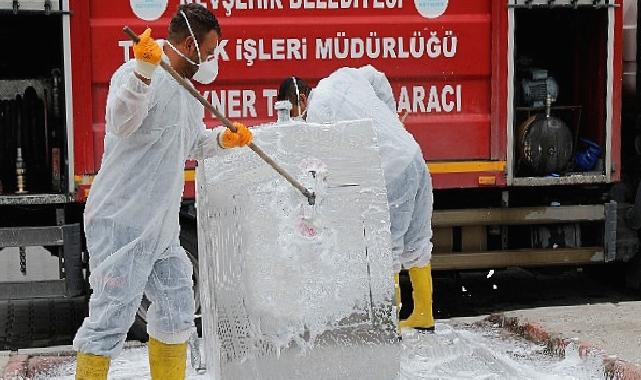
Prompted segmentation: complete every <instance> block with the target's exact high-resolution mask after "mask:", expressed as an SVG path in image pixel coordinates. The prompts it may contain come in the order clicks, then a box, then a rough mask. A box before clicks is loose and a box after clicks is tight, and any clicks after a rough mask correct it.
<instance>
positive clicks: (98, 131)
mask: <svg viewBox="0 0 641 380" xmlns="http://www.w3.org/2000/svg"><path fill="white" fill-rule="evenodd" d="M191 2H196V3H200V4H202V5H203V6H205V7H207V8H208V9H210V10H211V11H212V12H213V13H214V14H215V15H216V16H217V17H218V19H219V21H220V23H221V26H222V30H223V36H222V39H221V42H220V45H219V47H218V49H217V54H218V59H219V63H220V74H219V76H218V79H217V80H216V82H215V83H213V84H211V85H206V86H202V85H199V86H197V88H198V89H199V91H201V93H202V94H203V95H204V96H205V98H207V99H208V100H210V101H211V102H212V103H213V104H214V105H215V106H216V107H218V109H219V110H220V111H221V112H222V113H223V114H225V115H226V116H227V117H228V118H230V119H232V120H240V121H243V122H245V123H246V124H248V125H257V124H260V123H265V122H272V121H274V120H275V118H276V115H275V111H274V101H275V98H276V92H277V88H278V85H279V83H280V81H282V80H283V79H284V78H285V77H287V76H291V75H296V76H299V77H303V78H306V79H308V80H309V81H310V82H312V83H316V82H317V81H318V80H319V79H321V78H323V77H325V76H327V75H329V74H330V73H331V72H333V71H334V70H335V69H337V68H339V67H343V66H352V67H357V66H362V65H365V64H372V65H373V66H375V67H376V68H377V69H379V70H381V71H383V72H385V73H386V74H387V76H388V78H389V79H390V81H391V83H392V87H393V89H394V92H395V95H396V99H397V108H398V109H397V111H398V112H399V114H400V115H401V116H403V117H405V116H406V123H405V124H406V127H407V129H408V130H409V131H410V132H411V133H412V134H413V135H414V136H415V138H416V140H417V141H418V142H419V144H420V145H421V147H422V149H423V152H424V154H425V159H426V162H427V163H428V166H429V169H430V171H431V173H432V176H433V181H434V187H435V192H434V194H435V212H434V217H433V226H434V243H435V246H434V251H435V252H434V256H433V262H432V263H433V268H434V269H435V270H475V269H476V270H478V269H487V268H505V267H510V266H522V267H530V266H552V265H586V264H605V263H613V262H625V263H628V265H627V267H628V268H629V273H630V274H631V277H630V278H631V279H632V280H634V279H638V278H641V275H635V274H634V273H635V268H636V271H637V272H638V271H641V264H639V258H638V257H636V256H637V255H636V254H637V251H638V248H639V241H638V237H637V233H636V229H638V227H639V226H641V224H640V225H639V226H636V225H635V224H636V223H634V220H637V219H639V220H641V211H637V210H636V208H634V207H632V206H633V203H634V191H633V190H632V191H631V190H630V189H635V188H636V185H637V183H638V182H639V175H638V172H637V171H636V170H637V169H636V168H638V166H639V165H638V164H637V162H638V161H639V159H638V158H639V156H640V155H641V137H638V136H639V128H638V127H637V124H638V122H637V118H638V112H637V110H638V104H639V100H638V98H637V96H636V90H635V88H636V83H637V77H636V40H637V35H636V23H637V17H636V9H637V2H636V1H632V0H626V1H625V2H624V1H622V0H474V1H468V0H449V1H448V0H129V1H124V0H122V1H108V2H107V1H98V0H89V1H88V0H0V20H1V22H0V36H1V37H0V40H1V41H2V46H3V51H4V52H5V55H3V57H2V58H1V59H0V183H1V187H0V193H1V194H0V249H2V248H5V247H13V248H9V249H5V250H4V251H3V252H2V254H11V255H17V257H18V261H19V265H16V267H15V271H20V272H21V273H27V272H28V270H29V269H28V268H29V265H30V260H29V257H30V256H29V250H28V249H27V248H26V247H34V246H38V247H45V248H46V250H47V251H48V252H50V254H51V255H52V257H55V258H57V261H56V263H57V264H56V265H57V268H56V270H58V272H59V276H57V278H54V279H48V280H36V281H34V280H24V279H20V278H18V280H15V277H11V279H3V278H0V289H1V291H0V299H1V302H0V349H11V348H15V347H18V346H20V347H24V346H28V345H35V344H41V343H42V342H47V343H49V344H53V343H56V342H62V341H65V339H68V336H69V334H70V333H71V332H73V330H74V329H75V328H76V327H77V326H78V325H79V323H80V322H81V320H82V317H83V315H84V313H85V312H86V300H87V295H88V293H89V289H88V284H87V265H86V263H87V252H86V251H85V249H84V243H83V236H82V211H83V204H84V201H85V200H86V198H87V195H88V193H89V191H90V190H91V183H92V180H93V178H94V176H95V175H96V173H97V172H98V170H99V169H100V161H101V157H102V153H103V139H104V133H105V103H106V97H107V91H108V86H109V80H110V77H111V75H112V73H113V72H114V71H115V70H116V68H118V66H120V65H121V64H122V63H123V62H124V61H126V60H128V59H131V58H132V57H133V52H132V42H131V41H130V40H129V38H128V37H127V36H126V35H125V34H124V33H123V32H122V28H123V26H124V25H128V26H130V27H132V28H133V29H134V30H136V31H137V32H142V30H144V28H145V27H147V26H149V27H151V28H152V29H153V31H154V35H155V37H156V38H159V39H162V38H164V37H165V36H166V30H167V25H168V23H169V20H170V17H171V15H172V14H173V13H174V12H175V10H176V7H177V6H178V5H179V4H180V3H191ZM624 17H625V22H624ZM624 47H625V48H624ZM624 53H625V57H624ZM624 58H625V59H624ZM624 61H625V62H624ZM624 63H625V70H624ZM624 78H625V79H626V81H625V83H626V86H625V89H624V86H623V84H624V80H623V79H624ZM206 122H207V124H208V126H210V127H213V126H215V125H216V124H217V123H216V121H215V120H214V119H213V118H208V119H207V120H206ZM194 172H195V163H187V165H186V168H185V190H184V194H183V204H182V209H181V226H182V232H181V241H182V243H183V245H184V247H185V248H186V250H187V251H188V253H189V255H190V256H191V258H192V260H193V261H194V262H195V261H197V260H198V249H197V239H196V228H195V226H196V216H195V215H196V213H195V204H194V191H195V190H194V189H195V187H194V178H195V175H194ZM131 175H132V176H135V175H137V174H136V173H131ZM160 206H162V205H160ZM640 209H641V205H640ZM637 214H640V215H639V216H638V217H637ZM635 217H636V218H635ZM635 228H636V229H635ZM9 270H14V269H13V268H9ZM12 279H13V280H12ZM633 282H634V281H633ZM195 284H197V281H196V282H195ZM144 303H145V302H144V301H143V304H144ZM144 319H145V307H144V305H143V306H141V308H140V313H139V320H140V321H141V322H144ZM141 326H142V327H143V328H144V326H143V325H138V327H141ZM142 331H143V330H136V329H134V330H133V332H134V335H138V336H142V335H144V333H143V332H142Z"/></svg>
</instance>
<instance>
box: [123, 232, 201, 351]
mask: <svg viewBox="0 0 641 380" xmlns="http://www.w3.org/2000/svg"><path fill="white" fill-rule="evenodd" d="M180 245H182V247H183V248H184V249H185V252H186V253H187V256H188V257H189V259H190V260H191V262H192V264H193V266H194V276H193V280H194V299H195V302H196V315H195V316H194V323H195V324H196V329H197V330H198V336H202V323H201V319H200V288H199V286H198V284H199V282H198V235H197V229H196V225H195V223H194V222H187V223H183V224H182V225H181V227H180ZM149 303H150V302H149V300H148V299H147V297H145V296H143V298H142V302H141V304H140V307H139V308H138V311H137V312H136V320H135V321H134V323H133V325H131V328H130V329H129V333H128V334H127V339H128V340H137V341H140V342H142V343H146V342H147V341H148V340H149V334H147V309H148V308H149Z"/></svg>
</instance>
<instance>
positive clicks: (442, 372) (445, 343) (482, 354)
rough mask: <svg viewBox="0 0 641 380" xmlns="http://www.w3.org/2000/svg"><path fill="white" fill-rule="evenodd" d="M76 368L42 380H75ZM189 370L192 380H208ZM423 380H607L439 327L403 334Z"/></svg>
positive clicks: (515, 343) (118, 368) (572, 360)
mask: <svg viewBox="0 0 641 380" xmlns="http://www.w3.org/2000/svg"><path fill="white" fill-rule="evenodd" d="M147 360H148V359H147V350H146V348H133V349H126V350H125V351H123V354H122V355H121V356H120V357H118V358H117V359H115V360H114V361H113V364H112V368H111V371H110V372H109V379H113V380H126V379H149V378H150V377H149V365H148V364H147V363H148V361H147ZM74 368H75V363H70V364H67V365H65V366H63V367H60V368H59V369H57V370H56V371H55V372H54V373H52V374H48V375H43V376H41V377H37V379H45V378H46V379H55V380H73V370H74ZM208 378H210V377H209V375H208V374H200V375H198V374H196V373H195V371H194V370H193V369H191V368H189V367H188V375H187V379H188V380H191V379H208ZM418 379H535V380H547V379H550V380H555V379H570V380H571V379H577V380H578V379H581V380H583V379H603V368H602V366H601V364H600V360H599V358H596V357H595V358H591V359H587V360H584V359H581V358H580V357H579V355H578V351H577V350H576V347H573V346H572V345H570V347H569V349H568V350H567V353H566V358H565V359H558V358H555V357H552V356H549V355H547V354H545V352H544V347H543V346H542V345H537V344H533V343H530V342H527V341H524V340H518V339H515V338H513V337H512V336H507V335H505V332H504V331H503V330H501V329H480V328H459V327H452V326H450V325H449V324H447V323H438V324H437V326H436V333H435V334H424V333H419V332H417V331H415V330H409V331H405V332H404V333H403V351H402V356H401V371H400V380H418Z"/></svg>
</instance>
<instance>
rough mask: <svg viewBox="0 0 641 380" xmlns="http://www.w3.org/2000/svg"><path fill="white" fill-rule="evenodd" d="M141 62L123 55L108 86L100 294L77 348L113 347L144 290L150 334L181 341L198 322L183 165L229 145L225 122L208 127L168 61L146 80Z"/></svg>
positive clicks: (96, 207) (97, 274)
mask: <svg viewBox="0 0 641 380" xmlns="http://www.w3.org/2000/svg"><path fill="white" fill-rule="evenodd" d="M162 59H163V60H165V62H168V59H167V57H166V56H165V55H163V56H162ZM134 68H135V60H131V61H129V62H126V63H124V64H123V65H122V66H121V67H120V68H119V69H118V70H117V71H116V72H115V73H114V75H113V77H112V79H111V83H110V86H109V94H108V97H107V110H106V136H105V151H104V155H103V158H102V166H101V169H100V171H99V173H98V175H97V176H96V178H95V181H94V182H93V185H92V188H91V192H90V194H89V199H88V200H87V204H86V207H85V215H84V223H85V234H86V238H87V248H88V250H89V268H90V270H91V276H90V278H89V282H90V284H91V288H92V290H93V294H92V295H91V298H90V301H89V304H90V312H89V317H87V318H85V320H84V323H83V325H82V327H81V328H80V329H79V330H78V333H77V334H76V338H75V339H74V349H76V350H77V351H80V352H83V353H89V354H94V355H104V356H112V357H113V356H115V355H117V354H118V353H119V351H120V350H121V348H122V345H123V343H124V341H125V338H126V334H127V331H128V329H129V327H130V326H131V324H132V323H133V321H134V318H135V316H136V311H137V309H138V306H139V305H140V302H141V298H142V295H143V292H144V293H145V294H146V296H147V298H148V299H149V300H150V301H151V306H150V307H149V311H148V313H147V318H148V326H147V330H148V332H149V335H150V336H152V337H154V338H156V339H157V340H159V341H161V342H163V343H166V344H178V343H184V342H186V341H187V340H188V338H189V336H190V335H191V334H192V332H193V331H194V327H193V319H194V294H193V289H192V271H193V269H192V264H191V261H190V260H189V258H188V257H187V255H186V253H185V251H184V250H183V248H182V247H181V246H180V243H179V233H180V225H179V215H178V213H179V208H180V202H181V197H182V191H183V186H184V175H183V173H184V166H185V160H186V159H203V158H205V157H209V156H212V155H214V154H221V153H222V148H220V147H219V145H218V140H217V135H218V133H219V132H221V131H222V130H223V129H222V128H221V129H216V130H206V129H205V125H204V123H203V116H204V108H203V106H202V105H201V104H200V103H199V102H198V101H197V100H196V99H195V98H194V97H193V96H192V95H190V94H189V93H188V92H187V90H185V89H184V88H182V87H181V86H180V85H179V84H178V83H177V82H176V81H175V80H174V79H173V78H172V77H171V76H170V75H169V74H168V73H167V72H166V71H164V70H156V71H155V72H154V74H153V76H152V78H151V84H150V85H149V86H147V85H145V84H144V83H143V82H142V81H140V80H139V79H138V78H136V77H135V75H134Z"/></svg>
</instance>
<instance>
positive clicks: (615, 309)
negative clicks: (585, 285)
mask: <svg viewBox="0 0 641 380" xmlns="http://www.w3.org/2000/svg"><path fill="white" fill-rule="evenodd" d="M504 315H505V316H506V317H508V318H509V317H516V318H518V320H519V321H520V323H521V324H526V323H531V324H538V325H540V326H542V327H543V329H544V330H545V331H547V332H549V333H550V334H555V335H558V336H560V337H561V338H564V339H574V338H576V339H579V340H580V341H581V342H587V343H589V344H591V345H593V346H594V347H597V348H600V349H602V350H603V351H605V352H606V353H607V354H608V355H615V356H617V357H618V358H619V359H621V360H625V361H627V362H630V363H635V364H638V365H641V302H621V303H601V304H594V305H590V304H588V305H580V306H563V307H542V308H536V309H529V310H518V311H513V312H506V313H504Z"/></svg>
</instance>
